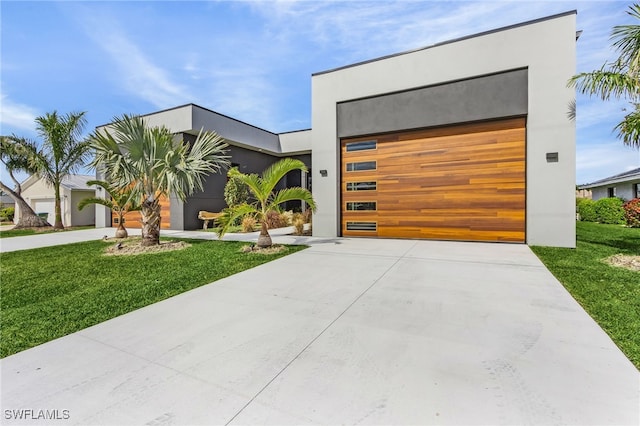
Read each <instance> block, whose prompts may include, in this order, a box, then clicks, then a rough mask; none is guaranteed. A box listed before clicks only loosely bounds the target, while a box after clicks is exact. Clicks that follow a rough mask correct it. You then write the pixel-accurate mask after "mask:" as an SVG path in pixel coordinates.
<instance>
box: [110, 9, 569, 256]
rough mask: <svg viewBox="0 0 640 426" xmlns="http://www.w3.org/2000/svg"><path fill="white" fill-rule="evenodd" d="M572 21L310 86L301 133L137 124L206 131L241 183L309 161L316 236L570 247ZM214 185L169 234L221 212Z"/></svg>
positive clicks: (379, 64) (212, 123)
mask: <svg viewBox="0 0 640 426" xmlns="http://www.w3.org/2000/svg"><path fill="white" fill-rule="evenodd" d="M575 18H576V12H575V11H571V12H566V13H562V14H559V15H554V16H550V17H546V18H542V19H538V20H535V21H529V22H525V23H521V24H517V25H513V26H509V27H505V28H500V29H496V30H493V31H488V32H484V33H480V34H475V35H472V36H468V37H463V38H460V39H457V40H451V41H447V42H443V43H439V44H436V45H433V46H428V47H425V48H421V49H416V50H413V51H409V52H402V53H398V54H395V55H390V56H386V57H382V58H378V59H373V60H370V61H366V62H362V63H357V64H352V65H348V66H345V67H342V68H338V69H333V70H328V71H323V72H319V73H316V74H314V75H313V76H312V78H311V85H312V101H311V102H312V117H311V122H312V129H311V130H303V131H300V132H292V133H284V134H273V133H270V132H268V131H265V130H262V129H258V128H256V127H253V126H251V125H249V124H246V123H242V122H239V121H237V120H233V119H231V118H229V117H226V116H223V115H221V114H218V113H216V112H213V111H209V110H206V109H204V108H202V107H198V106H195V105H185V106H182V107H178V108H174V109H171V110H167V111H161V112H157V113H154V114H150V115H147V116H145V117H146V119H147V120H148V122H149V124H152V125H154V124H164V125H166V126H168V127H169V128H170V129H171V130H173V131H174V132H175V133H179V134H181V135H182V136H183V137H185V138H187V139H188V138H192V137H194V135H195V134H196V133H197V132H198V131H199V130H200V129H201V128H204V129H205V130H215V131H217V132H218V133H219V134H220V135H222V136H223V137H225V138H226V139H227V140H228V141H229V143H230V145H231V157H232V159H231V161H232V162H233V163H235V164H238V165H239V167H240V170H241V171H243V172H259V171H261V170H262V169H264V168H265V166H266V165H268V164H269V163H270V162H272V161H274V160H276V159H277V158H280V157H284V156H296V157H298V158H301V159H302V160H303V161H305V162H306V163H307V164H309V162H310V166H311V168H310V170H311V175H310V176H309V177H312V179H313V188H312V191H313V194H314V197H315V199H316V201H317V204H318V210H317V212H316V213H315V215H314V219H313V220H314V222H313V233H314V235H316V236H326V237H334V236H353V237H390V238H424V239H446V240H464V241H496V242H515V243H527V244H536V245H547V246H559V247H575V226H574V220H575V218H574V215H575V212H574V209H575V207H574V191H575V124H574V123H573V122H572V121H570V120H569V119H568V118H567V111H568V108H569V104H570V103H571V101H572V100H573V99H574V95H575V93H574V91H573V90H572V89H570V88H567V81H568V80H569V78H570V77H571V76H572V75H573V74H575V52H576V41H577V33H576V28H575V20H576V19H575ZM309 177H307V176H292V177H291V178H290V180H289V178H287V182H285V184H287V185H290V184H295V185H298V184H300V183H302V184H303V185H309V183H310V179H309ZM224 182H225V179H224V176H212V177H210V179H209V180H208V181H207V189H206V191H204V193H202V194H195V195H194V196H193V197H191V198H190V199H189V200H187V202H186V203H184V204H181V203H179V202H177V200H169V207H168V209H167V211H168V213H169V215H170V227H171V228H176V229H196V228H198V227H199V226H200V225H199V223H197V220H196V219H195V218H196V214H197V211H198V210H201V209H204V210H216V209H218V208H221V207H224V204H223V203H224V201H223V200H222V190H223V187H224ZM97 222H98V223H102V224H106V223H108V219H102V221H101V219H100V218H99V219H98V221H97Z"/></svg>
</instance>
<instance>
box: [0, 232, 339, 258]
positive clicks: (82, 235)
mask: <svg viewBox="0 0 640 426" xmlns="http://www.w3.org/2000/svg"><path fill="white" fill-rule="evenodd" d="M127 232H128V233H129V236H139V235H140V232H141V231H140V229H127ZM115 233H116V228H93V229H83V230H79V231H64V232H51V233H47V234H36V235H25V236H23V237H11V238H2V239H0V253H6V252H10V251H18V250H29V249H33V248H38V247H51V246H58V245H63V244H71V243H79V242H82V241H91V240H99V239H102V238H104V237H105V236H107V237H109V238H110V237H113V236H114V235H115ZM291 233H293V227H286V228H278V229H272V230H270V231H269V234H270V235H271V237H272V239H273V242H274V243H278V244H305V245H309V244H314V242H318V241H319V242H325V241H327V239H326V238H317V237H305V236H296V235H288V234H291ZM258 234H259V232H251V233H247V234H226V235H225V236H224V238H223V239H222V240H223V241H247V242H253V243H255V242H256V241H258ZM160 236H161V237H175V238H194V239H199V240H217V239H218V235H217V234H216V233H215V232H210V231H209V232H207V231H174V230H169V229H163V230H162V231H160ZM331 240H333V239H331Z"/></svg>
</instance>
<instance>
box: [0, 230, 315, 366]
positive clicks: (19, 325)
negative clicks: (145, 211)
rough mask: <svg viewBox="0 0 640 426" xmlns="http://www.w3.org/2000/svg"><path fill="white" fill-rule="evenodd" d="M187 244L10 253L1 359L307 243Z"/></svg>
mask: <svg viewBox="0 0 640 426" xmlns="http://www.w3.org/2000/svg"><path fill="white" fill-rule="evenodd" d="M187 242H188V243H189V244H190V247H188V248H186V249H182V250H177V251H171V252H162V253H152V254H139V255H135V256H105V255H104V254H103V253H104V251H105V249H106V248H107V247H109V246H112V245H113V244H114V243H113V242H104V241H89V242H84V243H77V244H69V245H65V246H57V247H46V248H39V249H34V250H25V251H17V252H10V253H2V254H1V255H0V256H1V268H2V270H1V274H2V283H1V287H0V292H1V295H0V310H1V311H2V316H1V317H0V321H1V323H0V329H1V333H2V334H1V336H0V337H1V338H0V356H1V357H2V358H4V357H6V356H8V355H11V354H14V353H16V352H20V351H23V350H25V349H28V348H31V347H33V346H36V345H39V344H41V343H45V342H48V341H50V340H53V339H56V338H58V337H61V336H65V335H67V334H70V333H73V332H76V331H78V330H82V329H83V328H86V327H89V326H92V325H94V324H98V323H100V322H103V321H106V320H108V319H110V318H114V317H117V316H119V315H122V314H125V313H127V312H131V311H133V310H135V309H138V308H141V307H143V306H147V305H150V304H152V303H156V302H158V301H160V300H163V299H166V298H169V297H171V296H175V295H177V294H179V293H182V292H185V291H187V290H191V289H193V288H196V287H200V286H202V285H204V284H207V283H210V282H213V281H216V280H219V279H221V278H224V277H226V276H229V275H233V274H235V273H238V272H241V271H243V270H246V269H250V268H253V267H255V266H258V265H260V264H262V263H265V262H269V261H271V260H274V259H276V258H279V257H282V256H284V255H287V254H291V253H294V252H296V251H299V250H302V249H303V248H304V247H303V246H287V247H286V250H285V251H283V252H281V253H275V254H257V253H242V252H241V249H242V247H243V246H246V245H247V244H246V243H241V242H226V241H225V242H223V241H202V240H187Z"/></svg>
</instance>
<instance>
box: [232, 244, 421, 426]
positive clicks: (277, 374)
mask: <svg viewBox="0 0 640 426" xmlns="http://www.w3.org/2000/svg"><path fill="white" fill-rule="evenodd" d="M416 244H417V242H416V243H414V244H412V245H411V247H409V248H408V249H407V250H406V251H405V252H404V253H403V254H402V255H400V256H397V259H396V261H395V262H393V263H392V264H391V265H389V267H388V268H387V269H386V270H385V271H384V272H383V273H382V274H380V276H379V277H378V278H377V279H376V280H375V281H374V282H373V283H371V285H369V286H368V287H367V288H365V289H364V290H363V291H362V292H361V293H360V294H359V295H358V296H357V297H356V298H355V299H354V300H353V301H352V302H351V303H349V305H348V306H347V307H346V308H345V309H344V310H343V311H342V312H340V313H339V314H338V316H337V317H336V318H334V319H333V320H332V321H331V322H330V323H329V324H328V325H327V326H326V327H325V328H324V329H322V331H320V333H318V335H317V336H316V337H314V338H313V339H311V341H310V342H309V343H307V345H306V346H305V347H304V348H302V350H301V351H300V352H298V353H297V354H296V355H295V356H294V357H293V358H292V359H291V361H289V362H288V363H287V364H286V365H285V366H284V367H283V368H282V369H281V370H280V371H279V372H278V373H276V375H274V376H273V377H272V378H271V379H270V380H269V381H268V382H267V384H265V385H264V386H263V387H262V388H261V389H260V390H259V391H258V392H257V393H256V394H255V395H254V396H253V397H252V398H251V399H250V400H249V402H247V403H246V404H245V405H244V406H243V407H242V408H240V410H238V412H237V413H236V414H234V415H233V417H231V419H229V421H228V422H226V423H225V426H228V425H229V424H231V422H233V420H234V419H235V418H236V417H238V416H239V415H240V414H241V413H242V412H243V411H244V410H245V409H246V408H247V407H249V405H251V403H252V402H253V401H255V400H256V398H258V397H259V396H260V394H261V393H262V392H264V391H265V390H266V389H267V388H268V387H269V385H271V383H273V382H274V381H275V380H276V379H277V378H278V377H279V376H280V375H281V374H282V373H284V372H285V370H287V369H288V368H289V366H291V364H293V363H294V362H295V361H296V360H297V359H298V358H300V356H301V355H302V354H303V353H304V352H306V350H307V349H309V347H311V345H313V344H314V343H315V342H316V341H317V340H318V339H319V338H320V337H322V335H323V334H325V333H326V332H327V331H328V330H329V329H330V328H331V327H332V326H333V324H335V323H336V322H337V321H338V320H339V319H340V318H342V316H343V315H344V314H346V313H347V311H349V309H351V307H353V305H355V304H356V303H357V302H358V301H359V300H360V299H361V298H362V296H364V295H365V294H367V292H369V290H371V289H372V288H373V286H375V285H376V284H377V283H378V282H379V281H380V280H382V279H383V278H384V277H385V276H386V275H387V274H388V273H389V271H391V270H392V269H393V268H394V267H395V266H396V265H397V264H398V263H399V262H400V261H401V260H402V259H404V258H405V256H406V255H407V254H408V253H409V252H410V251H411V250H412V249H413V248H414V247H415V246H416ZM386 257H391V256H386Z"/></svg>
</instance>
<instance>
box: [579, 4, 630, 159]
mask: <svg viewBox="0 0 640 426" xmlns="http://www.w3.org/2000/svg"><path fill="white" fill-rule="evenodd" d="M627 14H628V15H630V16H631V17H633V18H634V19H636V20H640V6H639V5H638V4H633V5H632V6H630V7H629V10H628V11H627ZM611 40H612V42H613V43H612V46H613V48H614V49H615V50H616V51H617V52H618V53H619V57H618V59H617V60H616V61H615V62H612V63H607V64H604V65H603V66H602V68H600V69H599V70H595V71H592V72H586V73H580V74H577V75H575V76H573V77H572V78H571V79H570V80H569V85H570V86H574V87H576V89H577V90H578V91H579V92H580V93H582V94H588V95H595V96H599V97H600V98H601V99H602V100H604V101H606V100H609V99H611V98H612V97H613V98H615V99H627V100H628V101H629V102H630V103H631V105H632V106H633V111H631V112H630V113H628V114H627V115H625V117H624V118H623V120H622V121H621V122H620V123H618V125H617V126H616V127H615V129H616V130H617V131H618V135H619V137H621V138H622V141H623V142H624V143H625V144H626V145H628V146H631V147H634V148H638V149H640V80H639V78H640V25H638V24H633V25H617V26H615V27H613V30H612V32H611Z"/></svg>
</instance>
